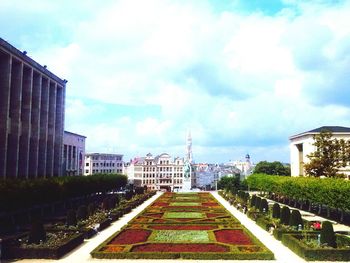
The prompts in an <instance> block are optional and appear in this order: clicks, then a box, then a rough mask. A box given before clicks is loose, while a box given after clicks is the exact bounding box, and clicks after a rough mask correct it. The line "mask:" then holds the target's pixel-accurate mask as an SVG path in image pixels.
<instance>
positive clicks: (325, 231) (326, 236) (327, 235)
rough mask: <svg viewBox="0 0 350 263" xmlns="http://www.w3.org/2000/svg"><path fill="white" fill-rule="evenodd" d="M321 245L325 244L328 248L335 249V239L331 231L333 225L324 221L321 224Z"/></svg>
mask: <svg viewBox="0 0 350 263" xmlns="http://www.w3.org/2000/svg"><path fill="white" fill-rule="evenodd" d="M320 241H321V244H325V245H327V246H330V247H334V248H336V247H337V243H336V237H335V234H334V230H333V225H332V223H331V222H329V221H325V222H323V223H322V229H321V239H320Z"/></svg>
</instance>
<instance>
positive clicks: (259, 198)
mask: <svg viewBox="0 0 350 263" xmlns="http://www.w3.org/2000/svg"><path fill="white" fill-rule="evenodd" d="M260 203H261V197H260V196H257V197H256V200H255V208H256V209H259V208H260Z"/></svg>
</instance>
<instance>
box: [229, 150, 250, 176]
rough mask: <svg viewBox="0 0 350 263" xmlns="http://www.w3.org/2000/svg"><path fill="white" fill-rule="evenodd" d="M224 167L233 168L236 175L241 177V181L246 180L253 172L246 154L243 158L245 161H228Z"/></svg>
mask: <svg viewBox="0 0 350 263" xmlns="http://www.w3.org/2000/svg"><path fill="white" fill-rule="evenodd" d="M226 165H228V166H233V167H235V168H236V169H238V173H239V174H240V176H241V180H244V179H245V178H247V177H248V176H249V175H250V174H252V172H253V170H254V164H253V163H252V162H251V160H250V155H249V154H247V155H246V156H245V160H244V161H242V160H236V161H230V162H228V163H227V164H226Z"/></svg>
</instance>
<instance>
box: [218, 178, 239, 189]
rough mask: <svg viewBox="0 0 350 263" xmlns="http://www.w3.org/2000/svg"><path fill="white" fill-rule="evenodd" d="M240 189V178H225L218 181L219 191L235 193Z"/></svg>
mask: <svg viewBox="0 0 350 263" xmlns="http://www.w3.org/2000/svg"><path fill="white" fill-rule="evenodd" d="M238 187H239V176H223V177H221V178H220V180H219V181H218V189H222V190H228V191H231V192H232V191H233V190H234V189H238Z"/></svg>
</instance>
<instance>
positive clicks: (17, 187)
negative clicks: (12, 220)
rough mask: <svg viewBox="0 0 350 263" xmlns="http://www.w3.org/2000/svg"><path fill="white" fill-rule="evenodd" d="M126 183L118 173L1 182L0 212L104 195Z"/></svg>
mask: <svg viewBox="0 0 350 263" xmlns="http://www.w3.org/2000/svg"><path fill="white" fill-rule="evenodd" d="M126 183H127V177H126V176H125V175H121V174H97V175H93V176H62V177H51V178H37V179H31V180H23V179H4V180H0V211H3V212H6V211H14V210H18V209H23V208H30V207H33V206H34V205H42V204H48V203H52V202H57V201H65V200H67V199H69V198H74V197H80V196H85V195H89V194H93V193H97V192H106V191H110V190H113V189H119V188H120V187H124V186H125V185H126Z"/></svg>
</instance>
